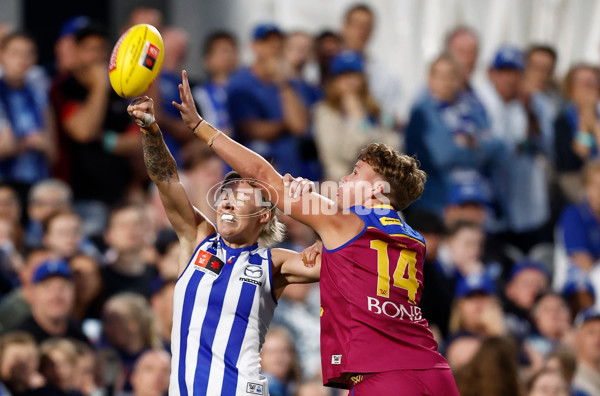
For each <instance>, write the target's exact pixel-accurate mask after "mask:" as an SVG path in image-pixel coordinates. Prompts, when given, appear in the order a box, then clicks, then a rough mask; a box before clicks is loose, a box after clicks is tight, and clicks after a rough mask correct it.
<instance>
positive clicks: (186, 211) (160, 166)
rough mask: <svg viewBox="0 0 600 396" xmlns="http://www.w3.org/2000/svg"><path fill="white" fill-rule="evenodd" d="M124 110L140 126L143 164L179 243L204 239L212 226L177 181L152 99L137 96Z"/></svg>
mask: <svg viewBox="0 0 600 396" xmlns="http://www.w3.org/2000/svg"><path fill="white" fill-rule="evenodd" d="M127 111H128V112H129V114H130V115H132V116H133V117H134V119H135V121H136V123H137V124H138V125H140V131H141V132H142V147H143V150H144V163H145V164H146V169H147V170H148V175H149V176H150V179H151V180H152V181H153V182H154V183H155V184H156V186H157V187H158V191H159V195H160V199H161V201H162V203H163V206H164V207H165V211H166V213H167V217H168V218H169V221H170V222H171V225H172V226H173V229H174V230H175V232H176V233H177V236H178V237H179V239H180V240H181V241H182V242H184V243H185V242H189V244H190V245H195V242H196V241H197V239H204V238H205V237H207V236H208V235H210V234H212V233H214V231H215V230H214V226H213V225H212V224H211V223H210V221H208V220H207V219H206V218H205V217H204V215H202V213H200V211H199V210H198V209H196V208H195V207H194V206H193V205H192V203H191V202H190V200H189V198H188V196H187V193H186V192H185V189H184V188H183V185H182V184H181V182H180V181H179V175H178V173H177V164H176V162H175V159H174V158H173V156H172V155H171V153H170V152H169V149H168V148H167V145H166V144H165V141H164V140H163V136H162V133H161V131H160V128H159V127H158V124H157V123H156V121H155V119H154V106H153V101H152V99H150V98H149V97H147V96H146V97H144V98H140V99H137V100H136V101H134V103H132V104H131V105H130V106H129V107H128V108H127Z"/></svg>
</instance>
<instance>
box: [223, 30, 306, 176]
mask: <svg viewBox="0 0 600 396" xmlns="http://www.w3.org/2000/svg"><path fill="white" fill-rule="evenodd" d="M252 38H253V41H252V50H253V52H254V55H255V58H256V60H255V62H254V64H253V65H252V66H250V67H249V68H242V69H241V70H239V71H238V72H236V73H235V74H233V75H232V76H231V78H230V79H229V83H228V85H227V97H228V110H229V116H230V117H231V122H232V124H233V127H234V136H235V138H236V139H237V140H238V141H240V142H241V143H243V144H245V145H246V146H248V147H249V148H250V149H252V150H254V151H255V152H257V153H259V154H260V155H262V156H263V157H264V158H266V159H267V160H273V161H274V166H275V167H276V168H277V170H278V171H280V172H281V173H286V172H287V173H291V174H294V175H297V174H300V172H301V168H300V166H301V163H300V162H301V161H300V152H299V148H298V138H299V137H301V136H304V135H305V134H306V133H307V131H308V126H309V121H308V111H307V109H306V107H305V106H304V103H303V102H302V99H301V97H300V95H299V94H298V92H296V90H295V89H294V86H293V85H292V84H291V83H290V82H289V76H288V75H286V74H285V70H284V69H283V67H282V65H283V33H282V31H281V30H280V29H279V28H278V27H277V26H275V25H272V24H261V25H258V26H256V28H255V29H254V32H253V36H252Z"/></svg>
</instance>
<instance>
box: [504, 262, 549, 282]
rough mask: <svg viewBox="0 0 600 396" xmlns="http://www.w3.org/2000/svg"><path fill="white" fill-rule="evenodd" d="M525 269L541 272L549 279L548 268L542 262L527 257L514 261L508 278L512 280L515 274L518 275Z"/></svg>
mask: <svg viewBox="0 0 600 396" xmlns="http://www.w3.org/2000/svg"><path fill="white" fill-rule="evenodd" d="M526 269H532V270H536V271H539V272H541V273H542V274H544V276H545V277H546V279H550V273H549V272H548V268H547V267H546V266H545V265H544V264H542V263H540V262H537V261H532V260H529V259H523V260H521V261H519V262H517V263H515V264H514V265H513V267H512V269H511V270H510V275H509V277H508V279H510V280H513V279H514V278H515V276H517V275H519V274H520V273H521V272H522V271H525V270H526Z"/></svg>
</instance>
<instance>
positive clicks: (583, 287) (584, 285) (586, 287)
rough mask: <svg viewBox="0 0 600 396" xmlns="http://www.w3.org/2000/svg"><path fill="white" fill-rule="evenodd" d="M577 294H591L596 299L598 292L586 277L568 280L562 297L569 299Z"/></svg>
mask: <svg viewBox="0 0 600 396" xmlns="http://www.w3.org/2000/svg"><path fill="white" fill-rule="evenodd" d="M575 293H589V294H591V295H592V298H593V299H594V300H595V299H596V290H595V289H594V285H592V282H590V281H589V279H587V277H585V276H581V277H577V278H576V279H568V280H567V282H565V284H564V286H563V289H562V293H561V294H562V296H563V297H564V298H569V297H571V296H572V295H573V294H575Z"/></svg>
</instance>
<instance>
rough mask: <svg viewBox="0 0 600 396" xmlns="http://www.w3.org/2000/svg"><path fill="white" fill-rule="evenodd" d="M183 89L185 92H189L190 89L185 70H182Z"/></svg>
mask: <svg viewBox="0 0 600 396" xmlns="http://www.w3.org/2000/svg"><path fill="white" fill-rule="evenodd" d="M182 81H183V87H184V88H185V90H186V91H187V92H191V88H190V81H189V80H188V77H187V71H185V69H184V70H183V80H182Z"/></svg>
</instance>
